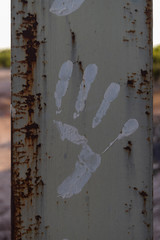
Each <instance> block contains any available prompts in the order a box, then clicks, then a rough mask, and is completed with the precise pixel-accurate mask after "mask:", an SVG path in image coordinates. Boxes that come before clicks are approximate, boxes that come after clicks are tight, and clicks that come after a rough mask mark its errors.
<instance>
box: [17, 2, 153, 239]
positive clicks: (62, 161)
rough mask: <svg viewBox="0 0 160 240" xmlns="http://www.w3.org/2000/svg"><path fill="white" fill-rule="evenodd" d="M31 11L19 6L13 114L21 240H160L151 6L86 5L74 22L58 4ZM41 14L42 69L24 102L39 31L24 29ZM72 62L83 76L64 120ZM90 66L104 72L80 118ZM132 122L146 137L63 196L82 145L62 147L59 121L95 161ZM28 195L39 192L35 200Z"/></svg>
mask: <svg viewBox="0 0 160 240" xmlns="http://www.w3.org/2000/svg"><path fill="white" fill-rule="evenodd" d="M23 2H24V3H22V1H18V0H14V1H12V39H13V41H12V62H13V64H12V79H13V80H12V107H13V108H14V109H15V110H16V116H15V117H14V116H13V120H12V129H13V130H14V132H13V134H12V136H13V142H12V144H13V147H14V151H13V150H12V154H13V153H14V157H13V160H12V166H13V169H14V171H13V170H12V173H13V175H14V176H13V177H14V179H15V181H14V183H18V182H19V180H20V183H22V184H20V185H18V187H17V189H20V190H21V191H19V192H18V193H17V192H16V193H17V195H14V196H15V199H16V200H17V199H18V198H19V197H22V199H21V201H20V202H18V206H19V208H18V209H19V212H17V214H16V215H14V221H15V222H14V223H13V226H14V229H15V231H16V229H17V232H18V236H17V239H20V238H22V239H34V240H36V239H42V240H46V239H47V240H53V239H56V240H62V239H65V238H66V239H69V240H82V239H91V240H97V239H100V240H101V239H104V238H105V239H112V240H117V239H119V240H124V239H127V240H133V239H152V148H151V145H152V144H151V139H152V131H151V128H152V120H151V119H152V104H151V99H152V94H151V85H152V83H151V62H152V60H151V56H152V50H151V49H152V39H151V37H152V36H151V35H152V34H151V31H149V30H148V26H149V24H148V16H149V14H150V11H151V9H149V7H148V3H150V2H148V1H124V0H121V1H113V0H106V1H104V0H102V1H92V0H87V1H85V2H84V3H83V4H82V5H81V7H80V8H78V9H77V11H75V12H73V13H72V14H70V15H68V16H67V17H58V16H56V15H55V14H52V13H50V12H49V9H50V6H51V4H52V2H53V1H52V0H50V1H49V0H46V1H35V0H33V1H28V3H25V2H27V1H23ZM35 13H36V22H37V23H38V25H37V35H36V39H35V40H37V41H38V42H39V43H40V45H38V50H37V58H36V62H34V64H33V66H34V68H33V75H32V79H33V80H34V81H33V84H32V85H30V87H31V86H32V90H31V91H30V93H29V94H28V95H27V94H26V95H24V84H26V79H24V77H25V75H23V73H25V72H26V66H24V61H25V58H26V55H25V51H26V49H28V48H27V46H28V45H27V41H28V40H25V39H22V35H21V34H22V31H24V30H26V28H27V26H30V25H28V23H27V24H26V28H24V27H22V26H21V24H22V21H24V18H26V19H28V18H27V17H28V16H35V15H34V14H35ZM30 14H32V15H30ZM146 14H147V16H146ZM33 19H34V18H33ZM32 21H33V20H32ZM32 21H31V22H32ZM150 21H151V19H150ZM30 24H31V23H30ZM35 25H36V24H35ZM17 31H18V33H19V34H17ZM74 37H75V38H74ZM73 40H74V41H73ZM35 43H37V42H35ZM67 59H70V61H72V62H73V64H74V68H73V72H72V76H71V78H70V80H69V85H68V90H67V92H66V94H65V96H64V97H63V99H62V106H63V108H62V109H63V111H62V112H61V114H58V115H57V114H56V111H57V106H56V102H55V98H54V92H55V91H56V84H57V81H58V79H57V78H58V73H59V70H60V67H61V66H62V63H64V62H65V61H66V60H67ZM79 62H81V67H80V64H79ZM90 63H95V64H96V65H97V66H98V74H97V76H96V80H95V81H94V83H93V84H92V87H91V89H90V91H89V94H88V98H87V101H86V104H85V108H84V111H83V112H81V114H80V116H79V118H77V119H73V113H74V112H75V102H76V99H77V95H78V92H79V86H80V84H81V82H82V78H83V71H84V69H85V68H86V67H87V66H88V64H90ZM27 79H29V75H27ZM59 80H60V79H59ZM112 82H115V83H117V84H119V85H120V87H121V91H120V92H119V95H118V98H117V99H116V100H115V101H113V102H112V103H111V105H110V108H109V109H108V111H107V114H106V115H105V116H104V117H103V120H102V121H101V123H100V124H99V125H98V126H97V127H96V128H94V129H93V128H92V119H93V117H94V116H95V115H96V112H97V109H98V108H99V106H100V104H101V102H102V99H103V96H104V93H105V91H106V87H107V86H109V85H110V84H111V83H112ZM22 93H23V95H22ZM32 95H34V98H32V100H33V102H34V106H33V109H34V114H33V113H32V115H31V116H29V114H28V110H27V109H26V108H25V106H26V103H27V101H26V100H28V98H27V97H28V96H32ZM28 102H29V104H30V103H32V102H31V101H28ZM29 106H30V105H29ZM20 107H21V109H20ZM20 110H21V111H20ZM24 110H25V111H24ZM31 117H32V123H34V124H35V125H34V126H37V125H38V127H39V128H36V129H31V128H27V129H30V130H31V131H28V132H26V126H28V125H27V124H28V119H29V120H30V119H31ZM128 119H137V121H138V123H139V128H138V129H137V131H136V132H135V133H134V134H133V135H130V136H128V137H126V138H123V139H122V140H121V141H118V142H116V143H115V144H114V145H112V147H111V148H110V149H109V150H108V151H107V152H105V153H104V154H103V155H102V156H101V157H103V159H104V161H102V162H101V164H100V166H99V167H98V168H97V170H96V171H95V172H94V174H92V177H91V178H90V180H89V181H88V182H87V184H86V185H85V186H84V187H83V189H82V191H81V192H80V193H79V194H74V195H73V196H72V197H71V198H65V199H63V198H61V197H57V189H58V187H59V186H60V184H61V183H62V182H63V181H64V179H66V178H67V177H68V176H70V174H71V173H72V172H73V171H74V167H75V163H76V161H77V160H79V159H78V156H79V154H80V151H81V147H82V145H78V144H74V147H73V143H71V142H69V141H67V139H65V140H64V141H62V140H61V139H60V134H59V131H58V130H57V126H56V124H53V120H55V121H60V122H62V123H65V124H68V125H71V126H74V127H75V128H76V129H78V133H79V135H80V136H84V137H85V139H87V140H88V142H87V144H88V146H90V148H91V149H92V150H93V151H94V152H96V153H102V151H103V150H104V149H105V148H106V146H108V145H109V144H110V142H111V140H112V139H115V138H116V137H117V134H118V133H119V131H120V129H122V127H123V125H124V123H125V122H126V121H127V120H128ZM36 124H37V125H36ZM29 127H32V125H31V126H30V125H29ZM18 129H19V130H18ZM13 130H12V131H13ZM28 133H32V136H33V137H34V143H33V144H32V145H31V143H32V142H31V141H32V139H29V140H28V141H26V139H25V137H26V136H28V135H27V134H28ZM37 135H38V138H36V136H37ZM32 153H33V154H32ZM29 168H30V169H31V172H28V169H29ZM37 171H38V173H37ZM18 173H19V175H18ZM29 173H30V175H29ZM36 173H37V175H36ZM27 176H28V177H27ZM36 177H38V178H36ZM26 179H27V181H26ZM31 179H32V181H31ZM12 180H13V179H12ZM22 180H23V181H22ZM12 182H13V181H12ZM23 183H26V185H27V186H26V188H25V191H24V189H23ZM30 183H32V184H30ZM35 183H37V184H36V185H35ZM42 183H43V184H42ZM28 186H31V189H33V190H32V194H31V195H29V196H28V197H27V198H26V195H25V194H26V193H28ZM14 191H15V189H14ZM16 196H17V197H16ZM19 203H20V204H19ZM30 230H31V231H30ZM19 234H20V235H19Z"/></svg>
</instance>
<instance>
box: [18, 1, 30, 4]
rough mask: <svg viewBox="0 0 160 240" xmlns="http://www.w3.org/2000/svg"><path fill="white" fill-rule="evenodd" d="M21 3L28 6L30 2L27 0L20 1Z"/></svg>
mask: <svg viewBox="0 0 160 240" xmlns="http://www.w3.org/2000/svg"><path fill="white" fill-rule="evenodd" d="M19 1H21V2H22V3H23V4H27V3H28V1H26V0H19Z"/></svg>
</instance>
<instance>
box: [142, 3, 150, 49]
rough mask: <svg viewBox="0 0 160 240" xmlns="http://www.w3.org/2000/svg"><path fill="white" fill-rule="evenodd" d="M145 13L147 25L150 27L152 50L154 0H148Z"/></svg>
mask: <svg viewBox="0 0 160 240" xmlns="http://www.w3.org/2000/svg"><path fill="white" fill-rule="evenodd" d="M144 13H145V15H146V25H147V27H148V44H149V45H150V48H152V0H146V7H145V11H144Z"/></svg>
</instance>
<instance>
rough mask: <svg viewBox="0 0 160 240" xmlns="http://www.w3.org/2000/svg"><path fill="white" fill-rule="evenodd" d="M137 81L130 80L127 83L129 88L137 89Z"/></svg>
mask: <svg viewBox="0 0 160 240" xmlns="http://www.w3.org/2000/svg"><path fill="white" fill-rule="evenodd" d="M135 82H136V81H135V80H134V79H128V81H127V86H128V87H131V88H135V85H134V84H135Z"/></svg>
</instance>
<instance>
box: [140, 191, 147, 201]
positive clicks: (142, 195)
mask: <svg viewBox="0 0 160 240" xmlns="http://www.w3.org/2000/svg"><path fill="white" fill-rule="evenodd" d="M139 195H140V196H141V197H142V198H143V199H144V200H145V201H146V199H147V197H148V194H147V193H146V192H145V191H141V192H139Z"/></svg>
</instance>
